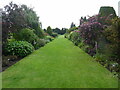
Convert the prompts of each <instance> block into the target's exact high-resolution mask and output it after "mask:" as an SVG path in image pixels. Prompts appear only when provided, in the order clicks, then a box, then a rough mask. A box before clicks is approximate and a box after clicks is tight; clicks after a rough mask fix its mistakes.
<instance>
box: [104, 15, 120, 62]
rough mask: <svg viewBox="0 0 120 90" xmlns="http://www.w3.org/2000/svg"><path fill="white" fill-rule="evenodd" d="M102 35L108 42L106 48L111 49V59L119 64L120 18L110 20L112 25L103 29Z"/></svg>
mask: <svg viewBox="0 0 120 90" xmlns="http://www.w3.org/2000/svg"><path fill="white" fill-rule="evenodd" d="M104 35H105V36H106V38H107V40H108V41H109V46H108V48H111V49H110V50H111V52H112V53H111V59H112V60H115V61H117V62H118V63H120V55H119V50H120V18H118V17H116V18H115V19H113V20H112V25H111V26H108V27H107V28H106V29H105V32H104Z"/></svg>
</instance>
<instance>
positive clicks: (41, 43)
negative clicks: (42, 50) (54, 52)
mask: <svg viewBox="0 0 120 90" xmlns="http://www.w3.org/2000/svg"><path fill="white" fill-rule="evenodd" d="M45 44H46V41H45V40H44V39H39V42H38V45H39V46H40V47H43V46H44V45H45Z"/></svg>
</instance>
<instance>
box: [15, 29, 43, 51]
mask: <svg viewBox="0 0 120 90" xmlns="http://www.w3.org/2000/svg"><path fill="white" fill-rule="evenodd" d="M14 38H15V39H16V40H18V41H27V42H29V43H31V44H32V45H33V46H34V48H35V49H38V48H40V47H41V46H42V45H41V44H42V41H41V40H40V39H39V37H38V36H37V35H36V34H35V33H34V30H31V29H28V28H24V29H22V30H20V32H18V33H15V34H14Z"/></svg>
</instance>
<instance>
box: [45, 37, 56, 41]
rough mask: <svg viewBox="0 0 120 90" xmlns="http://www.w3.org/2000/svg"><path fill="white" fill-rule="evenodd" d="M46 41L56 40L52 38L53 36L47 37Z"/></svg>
mask: <svg viewBox="0 0 120 90" xmlns="http://www.w3.org/2000/svg"><path fill="white" fill-rule="evenodd" d="M45 39H46V40H50V41H52V40H54V38H53V37H51V36H46V37H45Z"/></svg>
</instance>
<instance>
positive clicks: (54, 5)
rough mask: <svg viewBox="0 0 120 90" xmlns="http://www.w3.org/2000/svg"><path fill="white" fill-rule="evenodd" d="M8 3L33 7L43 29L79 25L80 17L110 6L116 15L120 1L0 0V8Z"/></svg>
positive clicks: (96, 12)
mask: <svg viewBox="0 0 120 90" xmlns="http://www.w3.org/2000/svg"><path fill="white" fill-rule="evenodd" d="M10 1H13V2H14V3H17V4H26V5H27V6H29V7H34V11H36V13H37V14H38V16H39V17H40V21H41V22H42V26H43V28H46V27H47V26H51V27H52V28H56V27H58V28H69V27H70V24H71V22H74V23H75V24H76V25H79V19H80V17H81V16H87V15H89V16H92V15H94V14H98V12H99V9H100V7H101V6H112V7H114V9H115V11H116V13H117V14H118V1H120V0H0V8H3V7H4V6H5V5H7V4H8V3H9V2H10Z"/></svg>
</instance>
